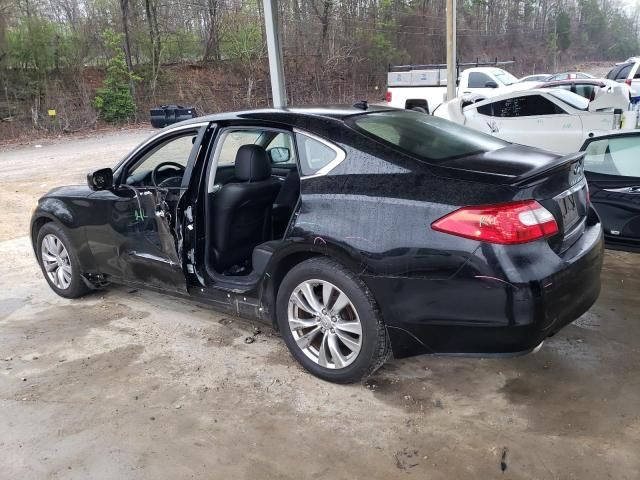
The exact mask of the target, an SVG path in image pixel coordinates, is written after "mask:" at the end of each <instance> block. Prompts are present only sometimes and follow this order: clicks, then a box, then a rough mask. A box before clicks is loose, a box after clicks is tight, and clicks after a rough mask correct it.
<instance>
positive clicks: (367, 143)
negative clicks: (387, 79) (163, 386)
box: [31, 102, 603, 383]
mask: <svg viewBox="0 0 640 480" xmlns="http://www.w3.org/2000/svg"><path fill="white" fill-rule="evenodd" d="M582 157H583V155H582V154H573V155H569V156H560V155H555V154H552V153H549V152H545V151H542V150H537V149H531V148H528V147H523V146H520V145H512V144H510V143H507V142H504V141H502V140H499V139H497V138H494V137H492V136H489V135H485V134H482V133H480V132H476V131H474V130H470V129H467V128H465V127H462V126H460V125H456V124H454V123H451V122H448V121H445V120H442V119H438V118H435V117H433V116H430V115H426V114H422V113H418V112H410V111H404V110H396V109H390V108H368V107H367V105H366V103H364V102H363V103H360V104H358V107H323V108H289V109H265V110H255V111H247V112H240V113H228V114H219V115H212V116H206V117H200V118H196V119H193V120H189V121H186V122H183V123H180V124H176V125H173V126H171V127H167V128H166V129H164V130H162V131H160V132H158V133H157V134H155V135H153V136H152V137H151V138H149V139H148V140H146V141H145V142H143V143H142V144H141V145H140V146H138V147H137V148H135V149H134V150H133V151H132V152H131V153H130V154H129V155H127V156H126V158H124V159H123V160H122V161H121V162H120V163H119V164H118V165H116V166H115V168H114V169H111V168H103V169H99V170H97V171H95V172H93V173H91V174H89V175H88V178H87V182H88V185H85V186H68V187H60V188H56V189H54V190H52V191H50V192H49V193H47V194H46V195H44V196H43V197H42V198H40V200H39V202H38V206H37V208H36V209H35V211H34V213H33V217H32V222H31V238H32V242H33V248H34V251H35V254H36V256H37V260H38V262H39V263H40V266H41V268H42V272H43V275H44V277H45V279H46V281H47V282H48V283H49V285H50V287H51V288H52V289H53V291H54V292H56V293H57V294H58V295H61V296H63V297H67V298H76V297H80V296H82V295H84V294H86V293H88V292H89V291H91V290H92V289H97V288H102V287H104V286H105V285H106V284H108V283H110V282H113V283H124V284H128V285H133V286H140V287H149V288H153V289H155V290H158V291H161V292H168V293H171V294H176V295H182V296H187V297H191V298H193V299H196V300H199V301H203V302H207V303H209V304H211V305H212V306H214V307H215V308H216V309H219V310H223V311H226V312H230V313H232V314H236V315H240V316H244V317H250V318H255V319H259V320H262V321H265V322H269V323H270V324H272V325H273V327H274V328H275V329H277V330H279V331H280V332H281V334H282V337H283V338H284V341H285V342H286V344H287V346H288V348H289V350H290V351H291V354H292V355H293V356H294V357H295V359H296V360H297V361H298V362H300V363H301V364H302V366H303V367H304V368H306V369H307V370H309V371H310V372H312V373H313V374H315V375H317V376H318V377H320V378H323V379H326V380H330V381H334V382H342V383H346V382H354V381H358V380H360V379H362V378H364V377H366V376H367V375H369V374H371V373H372V372H373V371H375V370H376V369H377V368H378V367H379V366H380V365H382V364H383V363H384V361H385V360H386V359H387V358H388V357H389V356H390V355H391V354H393V355H394V356H395V357H398V358H400V357H406V356H409V355H415V354H421V353H443V354H469V355H496V354H497V355H505V354H507V355H516V354H520V353H524V352H529V351H531V350H533V349H535V348H536V347H538V346H539V345H540V344H541V343H542V342H543V340H544V339H545V338H547V337H548V336H550V335H553V334H554V333H556V332H557V331H558V330H560V329H561V328H562V327H563V326H565V325H567V324H568V323H570V322H572V321H573V320H575V319H577V318H578V317H579V316H580V315H582V314H583V313H584V312H585V311H587V310H588V309H589V308H590V307H591V305H592V304H593V303H594V301H595V300H596V298H597V296H598V294H599V290H600V270H601V265H602V252H603V246H602V245H603V240H602V227H601V224H600V220H599V219H598V216H597V215H596V214H595V212H594V210H593V209H592V208H591V206H590V205H589V203H588V197H587V186H586V181H585V179H584V175H583V161H582Z"/></svg>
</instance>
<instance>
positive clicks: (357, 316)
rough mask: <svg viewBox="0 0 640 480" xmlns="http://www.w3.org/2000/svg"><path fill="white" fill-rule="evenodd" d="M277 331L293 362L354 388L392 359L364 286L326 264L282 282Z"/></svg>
mask: <svg viewBox="0 0 640 480" xmlns="http://www.w3.org/2000/svg"><path fill="white" fill-rule="evenodd" d="M276 311H277V312H276V313H277V318H278V326H279V328H280V332H281V333H282V336H283V338H284V341H285V343H286V344H287V347H288V348H289V351H290V352H291V354H292V355H293V356H294V358H295V359H296V360H297V361H298V362H300V364H301V365H302V366H303V367H304V368H305V369H306V370H308V371H309V372H311V373H312V374H314V375H315V376H317V377H319V378H322V379H324V380H328V381H331V382H336V383H353V382H357V381H360V380H362V379H363V378H365V377H367V376H369V375H371V374H372V373H373V372H374V371H376V370H377V369H378V368H379V367H380V366H381V365H382V364H383V363H384V362H385V360H386V359H387V358H388V357H389V353H390V350H389V340H388V337H387V332H386V329H385V327H384V324H383V322H382V316H381V315H380V312H379V310H378V307H377V305H376V303H375V301H374V300H373V298H372V296H371V293H370V292H369V290H368V289H367V287H366V285H364V283H363V282H362V281H361V280H360V279H358V278H357V277H356V276H355V275H354V274H353V273H352V272H350V271H349V270H347V269H346V268H344V267H343V266H342V265H340V264H338V263H337V262H334V261H333V260H331V259H328V258H313V259H310V260H307V261H305V262H302V263H300V264H298V265H296V266H295V267H294V268H293V269H291V271H290V272H289V273H288V274H287V275H286V276H285V278H284V279H283V281H282V283H281V285H280V288H279V290H278V298H277V305H276Z"/></svg>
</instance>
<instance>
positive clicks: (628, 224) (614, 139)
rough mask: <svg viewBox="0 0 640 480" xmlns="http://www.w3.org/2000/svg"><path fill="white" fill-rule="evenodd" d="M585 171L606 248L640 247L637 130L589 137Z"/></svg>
mask: <svg viewBox="0 0 640 480" xmlns="http://www.w3.org/2000/svg"><path fill="white" fill-rule="evenodd" d="M581 151H583V152H585V157H584V171H585V176H586V178H587V181H588V183H589V193H590V196H591V202H593V206H594V207H595V209H596V210H597V212H598V214H599V215H600V218H601V220H602V225H603V228H604V238H605V244H606V245H607V247H609V248H614V249H620V250H629V251H636V252H637V251H640V131H638V130H618V131H616V132H610V133H608V134H606V135H599V136H594V137H592V138H588V139H587V140H586V141H585V142H584V145H583V146H582V148H581Z"/></svg>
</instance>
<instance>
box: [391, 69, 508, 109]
mask: <svg viewBox="0 0 640 480" xmlns="http://www.w3.org/2000/svg"><path fill="white" fill-rule="evenodd" d="M511 63H513V62H511V61H509V62H490V63H477V62H476V63H467V64H464V63H462V64H460V65H459V67H458V68H459V70H460V71H461V73H459V75H458V85H457V93H458V95H465V94H471V93H475V94H482V95H485V96H487V97H490V96H493V95H497V94H498V93H500V92H501V91H503V90H504V89H505V88H506V87H507V86H509V85H513V84H515V83H517V81H518V79H517V78H516V77H514V76H513V75H511V74H510V73H509V72H507V71H506V70H503V69H501V68H497V67H495V66H474V67H469V65H502V64H511ZM446 68H447V66H446V64H437V65H397V66H392V67H390V71H389V73H388V74H387V94H386V101H387V104H388V105H389V106H392V107H395V108H405V109H408V110H415V111H418V112H422V113H433V111H434V110H435V109H436V108H437V107H438V105H440V104H441V103H443V102H444V101H445V100H446V96H447V70H446Z"/></svg>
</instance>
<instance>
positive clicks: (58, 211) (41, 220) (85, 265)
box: [29, 199, 95, 274]
mask: <svg viewBox="0 0 640 480" xmlns="http://www.w3.org/2000/svg"><path fill="white" fill-rule="evenodd" d="M47 200H48V201H45V202H41V203H40V205H39V206H38V208H37V210H36V211H35V212H34V214H33V216H32V218H31V225H30V232H29V233H30V234H31V245H32V247H33V251H34V253H35V255H36V257H37V256H38V251H37V249H38V245H37V243H38V233H39V232H40V230H41V229H42V228H43V227H44V226H45V225H48V224H50V223H53V224H54V225H57V226H58V227H60V228H62V229H63V230H64V232H65V234H66V235H67V237H68V240H69V242H70V243H71V247H72V248H73V249H74V250H75V252H76V255H77V257H78V261H79V262H80V267H81V269H82V271H83V272H93V271H95V261H94V258H93V253H92V252H91V249H90V247H89V244H88V241H87V236H86V231H85V229H84V227H83V226H81V225H78V224H77V222H76V221H75V216H74V215H73V212H72V211H71V210H70V209H69V208H68V207H67V206H66V205H65V203H64V202H62V201H61V200H58V199H47ZM83 274H84V273H83Z"/></svg>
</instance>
